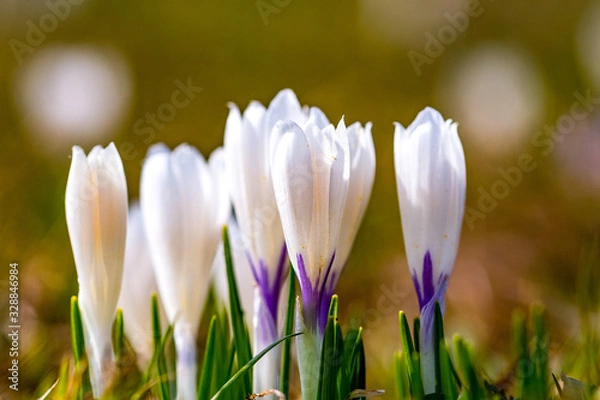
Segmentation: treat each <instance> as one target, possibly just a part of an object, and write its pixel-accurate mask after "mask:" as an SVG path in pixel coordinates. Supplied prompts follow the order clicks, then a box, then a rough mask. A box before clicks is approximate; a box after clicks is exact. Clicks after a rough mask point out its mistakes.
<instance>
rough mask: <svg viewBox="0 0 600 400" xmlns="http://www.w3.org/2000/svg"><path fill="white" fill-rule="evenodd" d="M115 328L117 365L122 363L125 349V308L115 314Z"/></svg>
mask: <svg viewBox="0 0 600 400" xmlns="http://www.w3.org/2000/svg"><path fill="white" fill-rule="evenodd" d="M113 329H114V343H115V358H116V361H117V365H119V364H121V358H122V357H123V350H124V349H125V338H124V337H125V327H124V323H123V310H122V309H120V308H119V309H117V314H116V316H115V322H114V325H113Z"/></svg>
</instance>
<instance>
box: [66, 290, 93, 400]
mask: <svg viewBox="0 0 600 400" xmlns="http://www.w3.org/2000/svg"><path fill="white" fill-rule="evenodd" d="M71 341H72V346H73V359H74V363H75V373H76V375H78V376H80V377H81V381H80V385H79V389H78V391H77V399H83V395H84V393H85V392H87V391H89V389H90V387H89V384H88V382H89V374H88V371H87V368H86V354H85V339H84V337H83V324H82V322H81V312H80V310H79V301H78V300H77V296H72V297H71Z"/></svg>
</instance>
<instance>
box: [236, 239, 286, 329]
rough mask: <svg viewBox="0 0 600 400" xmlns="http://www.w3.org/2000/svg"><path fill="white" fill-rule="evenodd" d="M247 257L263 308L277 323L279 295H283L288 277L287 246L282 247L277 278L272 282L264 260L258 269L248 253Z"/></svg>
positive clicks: (276, 273) (260, 262)
mask: <svg viewBox="0 0 600 400" xmlns="http://www.w3.org/2000/svg"><path fill="white" fill-rule="evenodd" d="M246 257H247V258H248V262H249V263H250V268H251V269H252V274H253V275H254V280H255V281H256V283H257V284H258V287H259V288H260V294H261V296H262V300H263V303H264V306H263V307H264V308H266V309H267V310H268V311H269V313H270V314H271V318H272V319H273V320H274V321H277V314H278V307H279V295H280V293H281V286H282V284H283V280H284V279H285V277H286V276H287V273H286V272H287V263H286V260H287V248H286V246H285V244H284V245H283V246H282V249H281V253H280V256H279V263H278V264H277V270H276V272H275V278H274V279H273V281H272V282H271V280H270V279H269V278H270V274H269V267H268V266H267V265H266V264H265V262H264V261H263V260H259V261H258V268H256V265H255V263H254V262H253V260H252V257H251V256H250V254H249V253H248V252H246Z"/></svg>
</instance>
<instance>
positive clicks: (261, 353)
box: [211, 332, 303, 400]
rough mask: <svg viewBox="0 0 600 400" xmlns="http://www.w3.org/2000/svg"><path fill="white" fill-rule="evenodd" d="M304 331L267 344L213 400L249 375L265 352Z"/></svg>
mask: <svg viewBox="0 0 600 400" xmlns="http://www.w3.org/2000/svg"><path fill="white" fill-rule="evenodd" d="M302 334H303V332H298V333H292V334H291V335H287V336H284V337H282V338H281V339H279V340H278V341H276V342H275V343H273V344H270V345H269V346H267V347H266V348H265V349H264V350H263V351H261V352H260V353H258V354H257V355H256V356H254V357H253V358H252V359H251V360H250V361H248V363H246V364H245V365H244V366H243V367H242V368H240V369H239V370H238V371H237V372H236V373H235V375H233V376H232V377H231V378H230V379H229V380H228V381H227V382H226V383H225V384H224V385H223V386H222V387H221V388H220V389H219V390H218V391H217V393H215V395H214V396H213V397H211V400H217V399H219V398H221V397H222V396H223V395H224V393H226V392H227V389H229V388H230V387H231V386H232V385H233V384H234V383H236V382H237V381H238V379H240V378H242V377H243V376H245V375H247V374H248V373H249V371H250V369H251V368H252V367H253V366H254V364H256V363H257V362H258V361H259V360H260V359H261V358H263V357H264V355H265V354H267V353H268V352H269V351H271V349H273V348H274V347H275V346H277V345H279V344H280V343H281V342H284V341H286V340H289V339H291V338H293V337H295V336H298V335H302Z"/></svg>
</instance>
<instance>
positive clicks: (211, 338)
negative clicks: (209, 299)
mask: <svg viewBox="0 0 600 400" xmlns="http://www.w3.org/2000/svg"><path fill="white" fill-rule="evenodd" d="M216 334H217V317H216V316H213V317H212V319H211V320H210V326H209V327H208V338H207V339H206V351H205V352H204V361H203V362H202V375H201V378H200V385H198V388H199V389H198V400H202V399H208V398H209V397H210V387H211V381H212V373H213V370H215V368H214V367H213V364H214V360H215V352H216V345H215V342H216Z"/></svg>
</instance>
